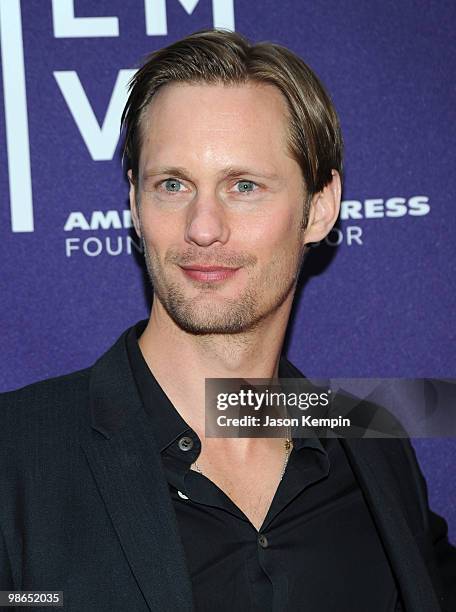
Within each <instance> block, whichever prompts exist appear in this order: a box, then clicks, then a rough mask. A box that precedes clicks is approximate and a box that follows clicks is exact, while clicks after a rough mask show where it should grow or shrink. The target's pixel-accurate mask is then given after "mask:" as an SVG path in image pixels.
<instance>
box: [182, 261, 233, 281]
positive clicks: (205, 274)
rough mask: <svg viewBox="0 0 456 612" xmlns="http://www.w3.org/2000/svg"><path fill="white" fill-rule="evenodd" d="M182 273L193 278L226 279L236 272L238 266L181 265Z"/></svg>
mask: <svg viewBox="0 0 456 612" xmlns="http://www.w3.org/2000/svg"><path fill="white" fill-rule="evenodd" d="M181 269H182V271H183V272H184V274H185V275H186V276H188V277H190V278H192V279H193V280H197V281H204V282H215V281H221V280H226V279H227V278H231V277H232V276H234V274H236V272H237V271H238V270H239V268H225V267H223V266H197V265H194V266H185V267H184V266H181Z"/></svg>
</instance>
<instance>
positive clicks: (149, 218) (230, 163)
mask: <svg viewBox="0 0 456 612" xmlns="http://www.w3.org/2000/svg"><path fill="white" fill-rule="evenodd" d="M286 112H287V108H286V102H285V100H284V99H283V98H282V94H281V93H280V91H279V90H278V89H276V88H275V87H274V86H271V85H267V84H261V85H259V84H248V85H240V86H223V85H206V84H203V85H193V84H192V85H190V84H174V83H173V84H170V85H167V86H164V87H162V88H161V89H160V90H159V92H158V93H157V94H156V96H155V97H154V99H153V101H152V103H151V104H150V105H149V107H148V109H147V110H146V112H145V115H144V117H143V120H142V125H141V130H142V135H143V143H142V148H141V154H140V159H139V171H138V177H137V182H136V186H134V185H132V189H131V193H130V200H131V206H132V213H133V220H134V222H135V227H136V230H137V232H138V233H140V234H141V235H142V237H143V239H144V247H145V258H146V264H147V269H148V273H149V276H150V279H151V281H152V284H153V287H154V301H155V300H158V301H159V304H157V306H158V307H161V306H162V307H163V308H164V309H165V311H166V312H167V313H168V315H169V316H170V317H171V318H172V319H173V320H174V322H175V323H176V324H177V325H179V327H180V328H182V329H183V330H185V331H187V332H190V333H200V334H201V333H230V334H234V333H239V332H245V331H249V330H252V329H254V328H255V327H256V326H257V325H258V323H259V322H260V321H263V320H264V319H267V318H268V317H270V316H273V315H274V313H277V311H278V310H279V309H280V308H281V307H282V308H285V307H286V306H287V305H291V301H292V299H293V292H294V284H295V280H296V276H297V274H298V272H299V267H300V262H301V258H302V253H303V244H304V236H303V231H302V229H301V228H300V223H301V220H302V217H303V206H304V201H305V192H304V187H303V178H302V174H301V170H300V167H299V165H298V163H297V162H296V161H294V160H293V159H292V158H291V157H289V155H288V153H287V142H286V125H287V116H286ZM137 202H138V206H137ZM195 268H200V270H195ZM201 268H206V269H205V270H204V269H202V270H201ZM209 268H216V269H215V270H210V269H209Z"/></svg>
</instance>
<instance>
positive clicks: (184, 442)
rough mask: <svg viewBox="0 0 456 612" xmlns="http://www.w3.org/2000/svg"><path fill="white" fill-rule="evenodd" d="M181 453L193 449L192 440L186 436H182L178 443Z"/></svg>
mask: <svg viewBox="0 0 456 612" xmlns="http://www.w3.org/2000/svg"><path fill="white" fill-rule="evenodd" d="M178 445H179V448H180V449H181V451H188V450H190V449H192V448H193V440H192V439H191V438H189V437H188V436H184V437H183V438H181V439H180V440H179V442H178Z"/></svg>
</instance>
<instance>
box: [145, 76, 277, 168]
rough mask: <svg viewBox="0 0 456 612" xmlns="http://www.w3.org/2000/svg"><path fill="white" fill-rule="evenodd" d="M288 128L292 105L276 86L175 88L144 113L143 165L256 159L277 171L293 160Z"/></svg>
mask: <svg viewBox="0 0 456 612" xmlns="http://www.w3.org/2000/svg"><path fill="white" fill-rule="evenodd" d="M287 125H288V109H287V104H286V100H285V98H284V96H283V95H282V93H281V92H280V90H279V89H278V88H277V87H275V86H274V85H269V84H264V83H246V84H242V85H222V84H216V85H215V84H188V83H171V84H168V85H165V86H162V87H161V88H160V89H159V90H158V92H157V94H155V96H154V98H153V99H152V102H151V103H150V104H149V106H148V107H147V108H146V109H145V111H144V114H143V117H142V119H141V131H142V138H141V140H142V147H141V156H140V165H143V163H141V159H142V162H144V163H147V162H148V160H149V159H150V158H151V157H153V158H154V161H155V160H156V159H157V158H160V161H163V162H169V163H175V162H176V156H178V157H179V158H184V157H189V158H193V159H194V160H199V161H201V162H204V161H206V162H210V161H212V162H214V161H215V159H219V160H220V161H222V158H224V159H223V161H225V162H230V161H233V162H234V161H236V162H242V159H236V160H234V159H228V158H230V157H231V158H232V157H237V158H239V157H240V158H242V157H250V158H252V157H256V158H257V159H258V158H259V159H260V160H263V161H267V160H268V159H269V161H270V162H271V164H272V165H274V164H277V163H280V158H281V157H287V156H288V153H287ZM162 157H167V158H168V157H169V159H161V158H162ZM171 158H173V159H171ZM181 161H182V162H183V163H184V162H185V160H181ZM247 161H250V160H247V159H246V162H247Z"/></svg>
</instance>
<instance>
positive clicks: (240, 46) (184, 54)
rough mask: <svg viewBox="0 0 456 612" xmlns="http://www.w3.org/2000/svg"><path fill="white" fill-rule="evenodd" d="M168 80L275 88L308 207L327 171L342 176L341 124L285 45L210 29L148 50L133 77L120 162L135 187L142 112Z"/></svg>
mask: <svg viewBox="0 0 456 612" xmlns="http://www.w3.org/2000/svg"><path fill="white" fill-rule="evenodd" d="M173 82H180V83H182V82H184V83H208V84H214V85H216V84H224V85H240V84H246V83H249V82H254V83H265V84H271V85H275V86H276V87H277V88H278V89H279V90H280V91H281V92H282V94H283V96H284V97H285V100H286V102H287V106H288V111H289V118H288V134H287V137H288V149H289V154H290V155H291V157H292V158H293V159H295V161H296V162H297V163H298V164H299V166H300V168H301V171H302V175H303V179H304V184H305V189H306V191H307V196H308V198H307V199H308V201H309V202H310V198H311V196H312V195H313V194H315V193H318V192H319V191H321V190H322V189H323V188H324V187H325V185H327V184H328V183H330V182H331V180H332V172H331V171H332V169H335V170H337V171H338V172H339V173H340V174H342V149H343V144H342V135H341V131H340V124H339V119H338V117H337V114H336V111H335V109H334V106H333V104H332V102H331V99H330V97H329V95H328V94H327V92H326V91H325V88H324V87H323V85H322V83H321V82H320V80H319V79H318V77H317V76H316V75H315V73H314V72H313V71H312V70H311V69H310V68H309V66H308V65H307V64H306V63H305V62H304V61H303V60H302V59H301V58H300V57H299V56H298V55H296V54H295V53H293V52H292V51H290V50H289V49H287V48H286V47H283V46H281V45H278V44H275V43H271V42H259V43H256V44H253V43H251V42H250V41H249V40H248V39H247V38H246V37H245V36H243V35H241V34H239V33H237V32H232V31H230V30H225V29H223V28H214V29H204V30H199V31H197V32H194V33H193V34H190V35H189V36H186V37H185V38H182V39H181V40H178V41H176V42H174V43H172V44H170V45H168V46H167V47H164V48H162V49H159V50H157V51H154V52H153V53H151V54H150V55H149V56H148V57H147V58H146V61H145V63H144V64H143V65H142V67H141V68H140V69H139V70H138V71H137V72H136V73H135V74H134V76H133V78H132V79H131V81H130V84H129V92H130V93H129V97H128V100H127V103H126V105H125V108H124V111H123V113H122V120H121V122H122V127H123V128H124V130H125V141H124V148H123V158H126V159H127V163H128V167H129V168H130V169H131V171H132V177H133V181H135V180H136V178H137V175H138V163H139V153H140V150H141V118H142V116H143V113H144V111H145V109H147V107H148V105H149V103H150V102H151V100H152V99H153V96H154V95H155V93H156V92H157V90H158V89H159V88H160V87H161V86H162V85H165V84H168V83H173ZM306 208H307V207H306ZM306 216H307V215H306Z"/></svg>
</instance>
